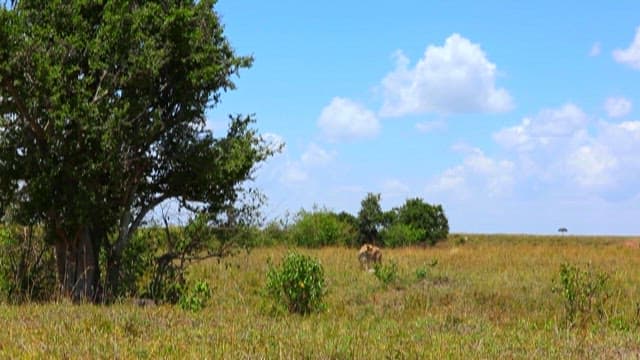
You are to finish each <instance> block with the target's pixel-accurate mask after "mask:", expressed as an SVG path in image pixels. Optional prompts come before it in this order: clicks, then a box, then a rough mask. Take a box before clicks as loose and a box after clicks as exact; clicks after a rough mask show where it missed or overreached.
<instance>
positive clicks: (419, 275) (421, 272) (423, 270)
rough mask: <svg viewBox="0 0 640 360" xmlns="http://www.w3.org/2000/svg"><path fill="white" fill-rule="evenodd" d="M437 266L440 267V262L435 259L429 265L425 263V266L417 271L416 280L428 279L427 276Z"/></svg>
mask: <svg viewBox="0 0 640 360" xmlns="http://www.w3.org/2000/svg"><path fill="white" fill-rule="evenodd" d="M436 265H438V260H437V259H434V260H432V261H431V262H430V263H428V264H426V263H425V264H424V266H421V267H419V268H417V269H416V279H418V280H424V279H426V278H427V275H429V271H430V269H433V268H434V267H435V266H436Z"/></svg>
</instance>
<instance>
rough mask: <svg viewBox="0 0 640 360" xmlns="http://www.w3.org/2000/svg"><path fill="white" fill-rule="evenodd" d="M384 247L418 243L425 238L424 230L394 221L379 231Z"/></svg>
mask: <svg viewBox="0 0 640 360" xmlns="http://www.w3.org/2000/svg"><path fill="white" fill-rule="evenodd" d="M381 237H382V242H383V243H384V246H386V247H401V246H410V245H415V244H418V243H419V242H420V241H422V240H423V239H424V238H425V231H424V230H422V229H416V228H414V227H413V226H411V225H407V224H402V223H395V224H392V225H391V226H389V227H388V228H385V229H384V230H382V232H381Z"/></svg>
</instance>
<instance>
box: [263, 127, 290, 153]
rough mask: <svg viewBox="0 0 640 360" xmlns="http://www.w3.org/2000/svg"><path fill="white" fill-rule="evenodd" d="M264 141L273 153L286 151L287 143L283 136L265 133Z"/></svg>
mask: <svg viewBox="0 0 640 360" xmlns="http://www.w3.org/2000/svg"><path fill="white" fill-rule="evenodd" d="M262 139H263V140H264V141H265V142H266V144H267V147H268V148H269V149H271V150H273V151H278V150H284V147H285V141H284V138H282V136H280V135H278V134H276V133H270V132H267V133H264V134H262Z"/></svg>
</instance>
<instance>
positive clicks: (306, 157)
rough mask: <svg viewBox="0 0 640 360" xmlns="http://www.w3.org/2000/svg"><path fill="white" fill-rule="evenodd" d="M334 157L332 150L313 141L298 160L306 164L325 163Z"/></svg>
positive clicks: (316, 164)
mask: <svg viewBox="0 0 640 360" xmlns="http://www.w3.org/2000/svg"><path fill="white" fill-rule="evenodd" d="M334 157H335V153H334V152H329V151H327V150H325V149H323V148H322V147H320V146H318V145H317V144H315V143H311V144H309V146H308V147H307V150H306V151H305V152H304V153H302V156H301V157H300V160H301V161H302V163H303V164H304V165H306V166H318V165H327V164H328V163H330V162H331V160H333V158H334Z"/></svg>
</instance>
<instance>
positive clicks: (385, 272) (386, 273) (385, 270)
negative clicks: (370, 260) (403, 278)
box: [373, 261, 398, 286]
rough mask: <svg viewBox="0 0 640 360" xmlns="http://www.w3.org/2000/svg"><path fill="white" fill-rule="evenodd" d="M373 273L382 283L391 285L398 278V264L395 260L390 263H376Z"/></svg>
mask: <svg viewBox="0 0 640 360" xmlns="http://www.w3.org/2000/svg"><path fill="white" fill-rule="evenodd" d="M373 274H374V275H375V276H376V278H377V279H378V280H380V282H382V284H384V285H385V286H386V285H389V284H390V283H392V282H394V281H396V279H397V278H398V264H396V262H395V261H391V262H389V263H388V264H376V265H375V266H374V267H373Z"/></svg>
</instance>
